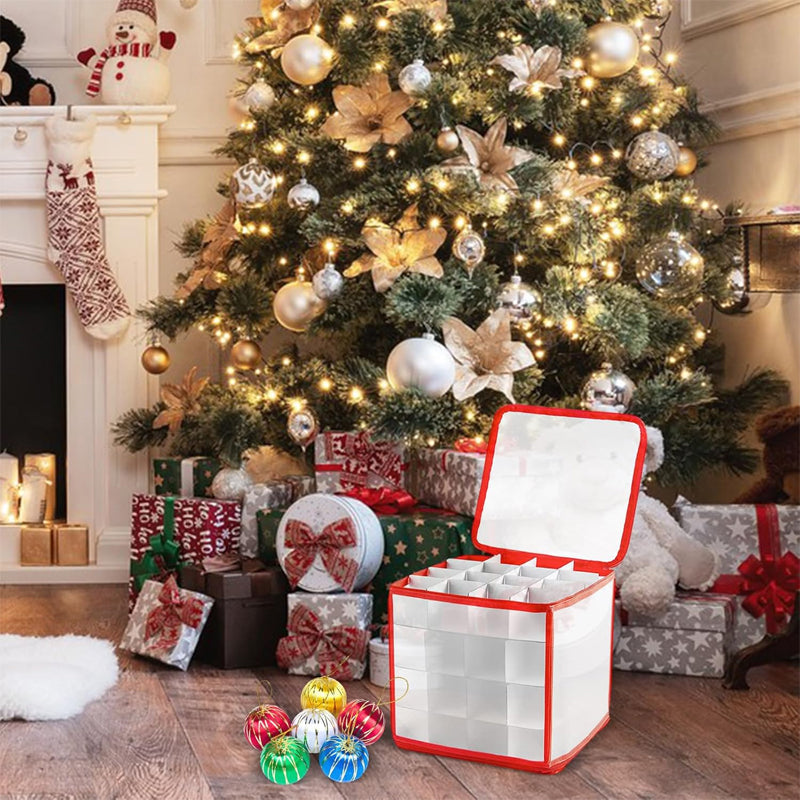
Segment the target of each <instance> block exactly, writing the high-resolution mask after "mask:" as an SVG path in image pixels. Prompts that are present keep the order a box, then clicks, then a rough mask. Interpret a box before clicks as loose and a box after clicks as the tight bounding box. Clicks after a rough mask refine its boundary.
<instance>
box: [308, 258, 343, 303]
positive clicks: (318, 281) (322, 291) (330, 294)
mask: <svg viewBox="0 0 800 800" xmlns="http://www.w3.org/2000/svg"><path fill="white" fill-rule="evenodd" d="M311 284H312V286H313V287H314V291H315V292H316V295H317V297H319V298H320V300H331V299H333V298H334V297H336V295H338V294H339V293H340V292H341V291H342V287H343V286H344V278H343V277H342V273H341V272H339V270H338V269H336V265H335V264H333V263H331V262H330V261H328V262H327V263H326V264H325V266H324V267H323V268H322V269H321V270H320V271H319V272H317V273H315V274H314V277H313V278H312V279H311Z"/></svg>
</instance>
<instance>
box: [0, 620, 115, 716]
mask: <svg viewBox="0 0 800 800" xmlns="http://www.w3.org/2000/svg"><path fill="white" fill-rule="evenodd" d="M117 672H118V667H117V657H116V655H115V654H114V648H113V646H112V645H111V643H110V642H107V641H106V640H105V639H94V638H92V637H91V636H11V635H8V634H6V635H0V720H4V719H25V720H52V719H67V718H68V717H74V716H75V715H76V714H80V712H81V711H83V709H84V707H85V706H86V704H87V703H90V702H91V701H92V700H97V699H98V698H99V697H102V696H103V695H104V694H105V692H106V691H107V690H108V689H110V688H111V687H112V686H113V685H114V684H115V683H116V682H117Z"/></svg>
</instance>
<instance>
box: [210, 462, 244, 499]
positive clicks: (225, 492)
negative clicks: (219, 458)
mask: <svg viewBox="0 0 800 800" xmlns="http://www.w3.org/2000/svg"><path fill="white" fill-rule="evenodd" d="M252 485H253V479H252V478H251V477H250V475H249V473H248V472H247V470H246V469H245V468H244V466H241V467H238V468H234V467H224V468H223V469H221V470H220V471H219V472H218V473H217V474H216V475H215V476H214V480H213V481H211V494H212V495H213V496H214V497H216V498H217V500H241V499H242V498H243V497H244V494H245V492H246V491H247V490H248V489H249V488H250V487H251V486H252Z"/></svg>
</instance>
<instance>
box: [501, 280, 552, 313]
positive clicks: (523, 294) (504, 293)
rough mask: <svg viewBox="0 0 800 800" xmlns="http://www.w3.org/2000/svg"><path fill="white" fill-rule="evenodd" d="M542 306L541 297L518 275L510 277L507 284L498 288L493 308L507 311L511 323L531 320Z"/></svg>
mask: <svg viewBox="0 0 800 800" xmlns="http://www.w3.org/2000/svg"><path fill="white" fill-rule="evenodd" d="M541 304H542V296H541V295H540V294H539V292H538V291H537V290H536V289H534V288H533V287H532V286H530V285H529V284H527V283H524V282H523V280H522V277H521V276H520V275H512V276H511V280H509V281H508V283H504V284H502V285H501V286H500V289H499V290H498V292H497V297H496V298H495V307H496V308H504V309H506V311H508V313H509V316H510V317H511V321H512V322H524V321H526V320H529V319H531V317H533V315H534V314H535V313H536V312H537V311H538V310H539V307H540V306H541Z"/></svg>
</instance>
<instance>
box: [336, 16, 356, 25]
mask: <svg viewBox="0 0 800 800" xmlns="http://www.w3.org/2000/svg"><path fill="white" fill-rule="evenodd" d="M355 24H356V18H355V17H354V16H353V15H352V14H345V15H344V16H343V17H342V18H341V19H340V20H339V26H340V27H342V28H354V27H355Z"/></svg>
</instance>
